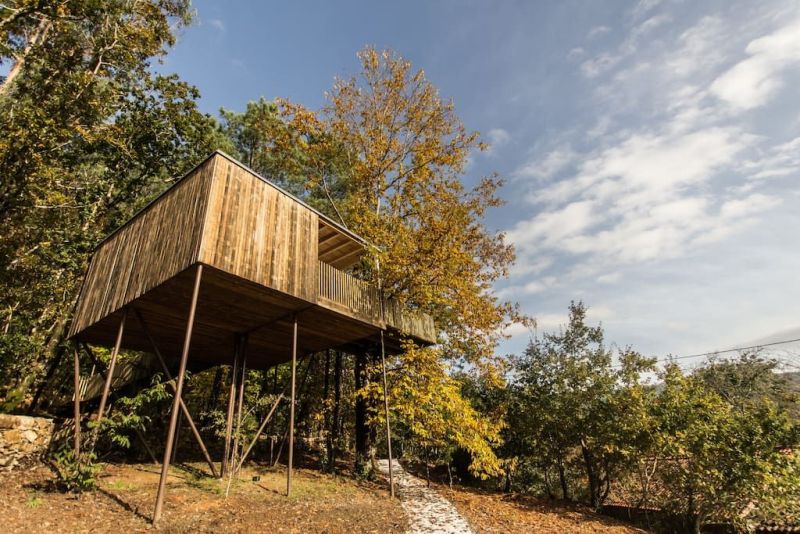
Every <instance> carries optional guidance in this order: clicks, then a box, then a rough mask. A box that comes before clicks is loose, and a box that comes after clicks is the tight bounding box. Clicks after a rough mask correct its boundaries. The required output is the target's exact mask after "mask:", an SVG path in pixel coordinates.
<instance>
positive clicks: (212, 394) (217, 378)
mask: <svg viewBox="0 0 800 534" xmlns="http://www.w3.org/2000/svg"><path fill="white" fill-rule="evenodd" d="M221 387H222V366H221V365H218V366H217V370H216V371H214V380H213V381H212V382H211V391H209V392H208V398H207V399H206V412H210V411H212V410H215V409H216V408H217V398H218V395H217V393H218V392H219V389H220V388H221Z"/></svg>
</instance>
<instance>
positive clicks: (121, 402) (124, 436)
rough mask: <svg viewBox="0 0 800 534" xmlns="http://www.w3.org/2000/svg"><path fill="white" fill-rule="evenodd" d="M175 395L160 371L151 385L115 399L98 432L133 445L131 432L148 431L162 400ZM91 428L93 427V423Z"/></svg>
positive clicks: (114, 441)
mask: <svg viewBox="0 0 800 534" xmlns="http://www.w3.org/2000/svg"><path fill="white" fill-rule="evenodd" d="M187 379H188V376H187ZM172 397H173V396H172V392H171V391H168V390H167V387H166V382H162V377H161V375H160V374H156V375H154V376H153V379H152V381H151V383H150V386H149V387H146V388H144V389H141V390H139V391H137V392H136V394H134V395H133V396H130V397H120V398H118V399H117V400H116V402H115V403H114V409H113V410H112V411H111V413H110V414H109V416H108V417H104V418H103V419H102V421H101V422H100V429H99V430H98V433H99V435H100V436H101V437H103V438H105V439H107V440H109V441H110V442H111V444H113V445H116V446H119V447H123V448H126V449H128V448H130V446H131V432H134V433H142V432H146V431H147V429H148V427H149V425H150V423H151V422H152V420H153V417H154V416H155V415H156V414H159V413H160V412H161V409H160V408H162V405H163V404H164V402H163V401H165V400H167V399H172ZM90 428H93V425H92V424H90Z"/></svg>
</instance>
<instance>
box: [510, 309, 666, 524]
mask: <svg viewBox="0 0 800 534" xmlns="http://www.w3.org/2000/svg"><path fill="white" fill-rule="evenodd" d="M612 356H613V353H612V352H611V351H610V350H608V349H606V348H605V346H604V345H603V330H602V327H601V326H596V327H591V326H588V325H587V324H586V307H585V306H584V305H583V304H582V303H580V302H578V303H574V302H573V303H572V304H570V308H569V322H568V324H567V327H566V328H565V329H564V330H562V331H561V332H560V333H558V334H544V335H543V336H542V337H541V338H537V339H534V340H532V341H531V342H530V344H529V345H528V348H527V350H526V351H525V353H524V354H523V355H522V356H521V357H519V358H516V359H515V361H514V370H513V371H514V372H513V374H514V382H513V384H512V393H511V395H512V398H513V400H512V402H511V408H510V414H509V426H511V427H513V428H514V429H515V430H514V432H513V433H512V434H511V439H512V440H514V443H515V444H516V445H515V447H513V450H515V451H516V452H517V453H518V454H521V455H523V456H532V457H535V458H539V459H540V465H541V468H542V469H543V470H544V479H545V480H549V471H550V470H551V469H554V470H555V471H556V473H557V475H558V481H559V486H560V490H561V496H562V497H563V498H564V499H569V498H570V497H571V496H572V495H571V492H570V483H569V466H570V464H578V465H580V466H581V469H582V472H583V477H584V480H585V491H584V493H585V495H586V500H587V501H588V502H589V504H590V505H591V506H592V507H594V508H597V507H599V506H600V505H601V504H602V502H603V500H605V498H606V497H607V496H608V494H609V491H610V488H611V483H612V481H613V480H614V478H615V477H616V476H617V475H618V474H619V472H620V470H621V469H623V467H624V466H626V465H629V464H630V463H632V462H635V461H637V459H638V456H637V453H638V451H640V450H641V449H642V448H643V445H644V443H646V442H648V441H649V440H650V433H651V425H650V424H649V421H648V419H647V418H646V417H643V414H645V413H646V406H647V403H648V402H649V390H648V389H647V388H645V387H644V386H643V385H642V384H641V383H640V382H639V376H640V374H641V373H642V372H644V371H648V370H650V369H652V366H653V360H648V359H646V358H643V357H641V356H640V355H639V354H638V353H636V352H635V351H633V350H631V349H625V350H623V351H620V352H619V354H618V361H619V364H618V368H615V367H614V366H612Z"/></svg>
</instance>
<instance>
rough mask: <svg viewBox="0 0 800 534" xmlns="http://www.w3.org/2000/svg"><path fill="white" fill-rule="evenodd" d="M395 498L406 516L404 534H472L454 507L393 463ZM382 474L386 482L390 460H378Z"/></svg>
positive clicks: (398, 464)
mask: <svg viewBox="0 0 800 534" xmlns="http://www.w3.org/2000/svg"><path fill="white" fill-rule="evenodd" d="M392 466H393V470H392V472H393V475H394V482H395V485H396V486H397V490H398V496H399V497H400V501H401V503H402V504H403V510H405V512H406V515H407V516H408V522H409V528H408V531H407V533H406V534H471V533H472V530H471V529H470V528H469V524H468V523H467V520H466V519H464V517H463V516H462V515H461V514H459V513H458V510H456V508H455V506H453V504H452V503H451V502H450V501H448V500H447V499H445V498H444V497H442V496H441V495H439V494H438V493H436V492H435V491H434V490H432V489H431V488H429V487H428V485H427V484H426V483H425V481H424V480H421V479H419V478H417V477H415V476H413V475H410V474H409V473H407V472H406V470H405V469H403V466H401V465H400V463H399V462H398V461H397V460H395V461H394V462H392ZM378 468H379V469H380V471H381V474H382V475H383V476H384V477H385V478H386V479H388V478H389V460H379V461H378Z"/></svg>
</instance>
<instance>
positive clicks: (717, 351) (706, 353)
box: [612, 337, 800, 367]
mask: <svg viewBox="0 0 800 534" xmlns="http://www.w3.org/2000/svg"><path fill="white" fill-rule="evenodd" d="M798 341H800V337H798V338H795V339H785V340H783V341H773V342H771V343H762V344H760V345H750V346H749V347H735V348H732V349H725V350H715V351H711V352H701V353H698V354H686V355H684V356H671V357H667V358H656V363H659V362H671V361H673V360H686V359H689V358H700V357H702V356H713V355H715V354H725V353H728V352H740V351H743V350H750V349H760V348H763V347H772V346H775V345H786V344H787V343H796V342H798ZM612 367H620V364H616V365H613V366H612Z"/></svg>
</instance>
